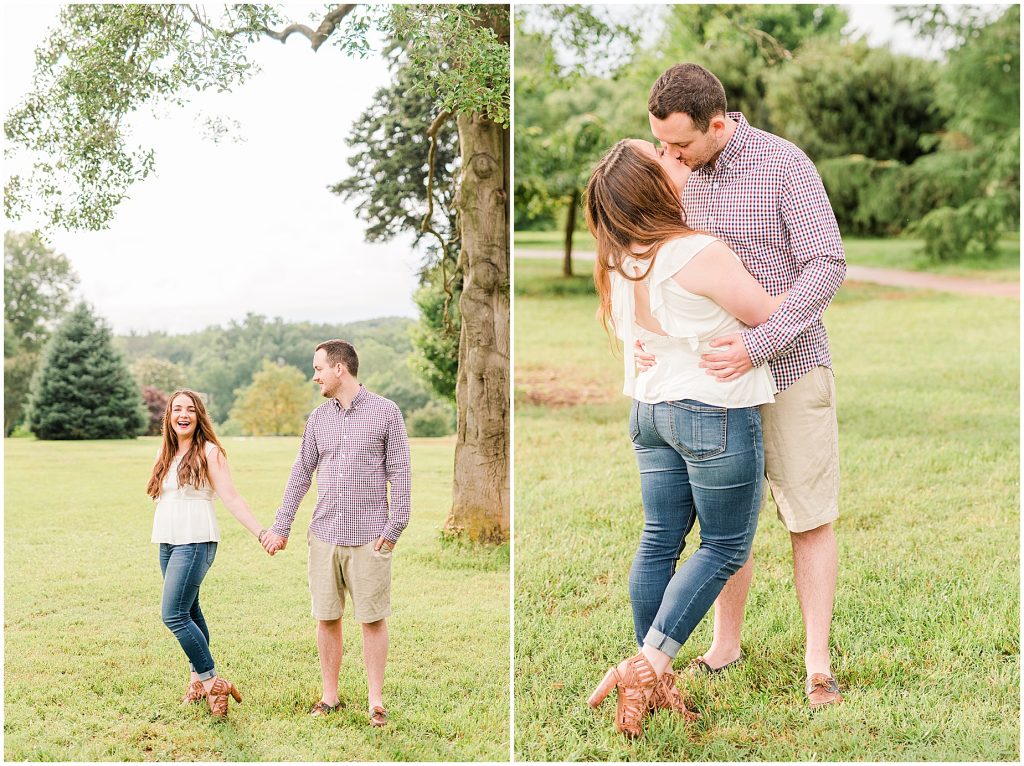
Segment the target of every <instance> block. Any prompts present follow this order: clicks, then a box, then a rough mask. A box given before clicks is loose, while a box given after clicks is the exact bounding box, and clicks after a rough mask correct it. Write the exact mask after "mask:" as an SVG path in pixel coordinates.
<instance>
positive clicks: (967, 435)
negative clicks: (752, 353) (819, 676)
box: [514, 259, 1020, 762]
mask: <svg viewBox="0 0 1024 766" xmlns="http://www.w3.org/2000/svg"><path fill="white" fill-rule="evenodd" d="M576 265H577V266H578V269H579V270H578V272H577V273H581V274H586V273H589V269H590V264H588V263H586V262H584V261H580V262H579V263H577V264H576ZM559 267H560V264H559V263H558V262H556V261H552V260H547V261H544V260H539V259H517V260H516V283H515V284H516V300H515V342H516V348H515V359H516V370H515V406H516V409H515V425H516V427H515V474H514V475H515V491H516V505H515V541H514V542H515V550H516V556H515V569H516V573H515V660H516V670H515V697H516V705H515V723H516V728H515V752H516V757H517V758H518V759H522V760H538V761H542V760H569V761H573V760H598V761H634V760H635V761H702V760H712V761H748V760H753V761H757V760H761V761H810V760H823V761H834V760H840V761H919V760H926V761H927V760H934V761H939V760H943V761H944V760H952V761H961V760H962V761H972V760H984V761H1014V762H1016V761H1019V759H1020V749H1019V748H1020V707H1019V701H1020V643H1019V639H1020V614H1019V596H1020V583H1019V572H1020V563H1019V544H1020V541H1019V529H1020V526H1019V497H1020V486H1019V466H1020V462H1019V460H1020V457H1019V455H1020V453H1019V441H1018V435H1019V348H1020V337H1019V326H1020V325H1019V310H1020V304H1019V303H1018V302H1017V301H1014V300H1010V299H1001V298H990V299H982V298H975V297H960V296H956V295H949V294H940V293H931V292H913V291H908V290H896V289H892V288H883V287H876V286H869V285H864V284H856V283H849V284H845V285H844V286H843V287H842V289H841V290H840V292H839V294H838V295H837V297H836V299H835V301H834V302H833V304H832V306H831V307H830V308H829V310H828V312H827V313H826V316H825V321H826V325H827V327H828V330H829V335H830V338H831V345H832V354H833V357H834V364H835V371H836V384H837V390H838V404H839V428H840V446H841V470H842V497H841V511H840V512H841V517H840V519H839V521H838V523H837V534H838V541H839V555H840V563H839V583H838V593H837V598H836V605H835V618H834V625H833V631H832V651H833V654H832V657H833V669H834V671H835V672H836V675H837V676H838V679H839V682H840V684H841V686H842V688H843V691H844V694H845V696H846V701H845V703H844V704H843V705H841V706H836V707H831V708H826V709H822V710H819V711H817V712H811V711H810V710H809V709H808V708H807V707H806V705H805V702H804V694H803V683H804V668H803V651H804V636H803V627H802V624H801V618H800V611H799V606H798V604H797V600H796V595H795V592H794V589H793V585H792V555H791V551H790V545H789V539H788V533H786V532H785V530H784V529H783V527H782V525H781V524H780V523H779V522H778V521H777V519H776V516H775V508H774V505H772V503H771V502H769V503H768V505H767V507H766V508H765V510H764V511H763V513H762V515H761V519H760V524H759V527H758V531H757V537H756V539H755V543H754V552H755V562H756V570H755V579H754V584H753V588H752V591H751V595H750V600H749V602H748V605H747V620H746V624H745V628H744V633H743V651H744V653H745V654H746V656H747V660H746V662H745V663H744V664H743V665H742V666H740V667H737V668H736V669H734V670H733V671H730V672H729V673H727V674H726V675H724V676H721V677H717V678H715V679H714V680H706V679H697V680H694V679H690V680H688V681H687V682H686V683H685V685H686V689H687V691H688V693H689V695H690V696H691V698H692V702H693V705H694V707H695V708H696V709H697V710H698V711H700V712H701V713H702V718H701V719H700V720H699V721H697V722H696V723H693V724H687V723H685V722H684V721H682V720H680V719H679V718H678V717H674V716H672V715H671V714H669V713H665V712H661V713H658V714H657V715H655V716H653V717H652V718H649V719H647V723H646V735H645V736H644V737H643V738H641V739H638V740H636V741H635V742H629V741H626V740H625V739H623V738H622V737H621V736H620V735H618V734H616V733H615V731H614V729H613V717H614V708H615V703H614V695H611V696H610V697H609V698H608V700H606V702H605V704H604V705H603V706H602V707H601V708H600V709H599V710H597V711H596V712H595V711H592V710H590V709H589V708H588V707H587V706H586V704H585V700H586V698H587V695H588V694H589V693H590V691H591V690H592V689H593V687H594V686H595V685H596V684H597V682H598V681H599V680H600V679H601V677H602V675H603V673H604V672H605V670H606V669H607V668H608V667H609V666H610V665H612V664H613V663H615V662H617V661H618V660H620V659H621V658H623V657H625V656H627V655H629V654H632V653H634V652H635V651H636V644H635V641H634V638H633V635H632V623H631V617H630V609H629V598H628V591H627V583H628V573H629V567H630V563H631V561H632V557H633V554H634V552H635V550H636V544H637V541H638V539H639V534H640V530H641V528H642V524H643V512H642V506H641V501H640V490H639V477H638V474H637V469H636V463H635V460H634V457H633V454H632V448H631V445H630V442H629V438H628V434H627V430H626V429H627V425H626V423H627V416H628V407H629V400H628V399H626V398H625V397H624V396H622V395H621V394H620V393H619V392H620V391H621V384H622V380H621V376H622V366H621V365H622V362H621V357H620V356H618V355H616V354H613V353H612V352H611V350H610V349H609V344H608V340H607V338H606V336H605V334H604V332H603V330H602V329H601V327H600V325H599V323H598V322H597V321H595V319H594V310H595V307H596V299H595V297H594V296H593V295H592V293H591V292H590V290H591V288H590V287H589V286H588V285H587V283H586V282H587V280H586V278H583V277H581V278H577V279H576V280H574V281H569V280H563V279H562V278H561V277H560V276H558V272H559ZM697 542H698V536H697V534H696V531H695V532H694V533H693V534H692V536H691V538H690V540H689V541H688V546H687V550H688V551H692V550H694V549H695V548H696V545H697ZM685 555H688V553H684V556H685ZM710 637H711V618H710V616H709V617H707V618H705V620H704V621H703V622H702V623H701V624H700V626H699V627H698V629H697V631H696V632H695V634H694V635H693V636H692V637H691V640H690V641H689V642H687V644H686V645H685V646H684V647H683V649H682V651H681V652H680V654H679V656H678V657H677V659H676V668H677V669H683V668H685V667H686V665H687V663H688V662H689V660H690V659H691V658H693V657H695V656H697V655H699V654H700V653H701V652H702V651H703V650H705V649H706V648H707V647H708V645H709V643H710Z"/></svg>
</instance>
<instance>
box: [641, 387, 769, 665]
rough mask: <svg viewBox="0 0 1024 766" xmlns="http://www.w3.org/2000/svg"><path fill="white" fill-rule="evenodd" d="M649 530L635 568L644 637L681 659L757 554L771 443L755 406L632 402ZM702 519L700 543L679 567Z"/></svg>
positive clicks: (644, 532) (642, 491)
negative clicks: (763, 434)
mask: <svg viewBox="0 0 1024 766" xmlns="http://www.w3.org/2000/svg"><path fill="white" fill-rule="evenodd" d="M629 430H630V436H631V437H632V440H633V450H634V451H635V453H636V461H637V465H638V466H639V468H640V488H641V493H642V495H643V504H644V529H643V532H642V534H641V535H640V546H639V548H638V549H637V552H636V557H635V558H634V559H633V567H632V569H631V570H630V573H629V596H630V601H631V602H632V606H633V627H634V629H635V631H636V640H637V642H638V643H639V644H640V645H641V646H643V645H644V644H645V643H646V644H649V645H651V646H653V647H655V648H657V649H660V650H661V651H663V652H665V653H666V654H668V655H670V656H672V657H675V656H676V654H677V653H678V652H679V649H680V647H682V645H683V644H684V643H685V642H686V639H688V638H689V637H690V634H691V633H692V632H693V630H694V628H696V627H697V623H699V622H700V620H701V618H703V617H704V615H705V614H707V612H708V610H709V609H710V608H711V605H712V604H713V603H714V602H715V599H716V598H717V597H718V594H719V593H720V592H721V590H722V588H723V587H725V583H726V582H727V581H728V579H729V578H730V577H731V576H732V575H733V574H735V573H736V572H737V571H738V570H739V569H740V567H742V566H743V564H744V563H745V562H746V560H747V558H748V557H749V556H750V549H751V546H752V544H753V541H754V532H755V531H756V530H757V517H758V513H759V510H760V506H761V482H762V477H763V476H764V446H763V444H762V440H761V414H760V411H759V409H758V408H757V407H740V408H734V409H726V408H725V407H714V406H711V405H707V404H703V403H701V402H698V401H694V400H692V399H684V400H681V401H676V402H660V403H658V404H644V403H643V402H638V401H635V400H634V402H633V407H632V410H631V412H630V416H629ZM695 521H699V522H700V546H699V547H698V548H697V550H696V551H694V553H693V554H692V555H691V556H690V557H689V558H687V559H686V561H684V562H683V564H682V565H681V566H679V567H678V568H677V564H678V563H679V558H680V555H681V554H682V552H683V548H684V547H685V545H686V536H687V535H688V534H689V532H690V530H692V529H693V525H694V522H695Z"/></svg>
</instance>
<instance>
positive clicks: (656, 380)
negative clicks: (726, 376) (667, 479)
mask: <svg viewBox="0 0 1024 766" xmlns="http://www.w3.org/2000/svg"><path fill="white" fill-rule="evenodd" d="M714 241H715V238H714V237H710V236H708V235H706V234H691V235H689V236H686V237H679V238H677V239H673V240H670V241H668V242H666V243H665V244H664V245H662V246H661V248H659V250H658V253H657V255H656V256H655V258H654V264H653V265H652V264H651V262H650V260H644V259H638V258H634V257H632V256H629V257H627V258H626V259H625V262H624V263H623V270H624V271H625V272H626V273H627V274H643V275H645V276H644V279H643V282H644V283H646V286H647V289H648V292H649V295H650V304H651V314H652V316H653V317H654V318H655V319H656V320H658V324H659V325H660V326H661V329H662V330H663V331H664V332H665V333H667V334H666V335H659V334H657V333H654V332H651V331H649V330H646V329H644V328H643V327H640V325H638V324H637V323H636V298H635V293H634V286H635V285H636V284H637V283H635V282H632V281H630V280H628V279H625V278H624V277H623V276H622V275H621V274H619V273H618V272H617V271H613V272H612V273H611V290H612V321H613V323H614V325H615V332H616V334H617V335H618V336H619V338H620V339H621V340H622V343H623V349H622V350H623V357H624V359H623V372H624V383H623V386H622V393H624V394H625V395H626V396H630V397H632V398H634V399H637V400H639V401H641V402H645V403H647V404H656V403H658V402H671V401H678V400H680V399H695V400H696V401H699V402H703V403H705V404H711V405H714V406H718V407H753V406H756V405H759V404H766V403H769V402H774V401H775V391H776V387H775V382H774V380H773V379H772V375H771V372H770V371H769V370H768V365H767V364H763V365H761V366H760V367H756V368H754V369H753V370H750V371H749V372H746V373H744V374H743V375H741V376H740V377H739V378H736V379H735V380H731V381H728V382H725V383H719V382H718V381H717V380H716V379H715V378H714V377H712V376H711V375H708V373H707V371H706V370H704V369H702V368H701V367H700V366H699V364H700V357H701V354H704V353H707V352H708V351H713V349H712V348H711V347H710V346H709V345H708V342H709V341H711V340H713V339H715V338H720V337H721V336H723V335H729V334H730V333H735V332H742V331H744V330H746V329H747V326H746V325H745V324H743V323H742V322H741V321H740V320H739V319H737V318H736V317H734V316H732V315H731V314H730V313H729V312H727V311H726V310H725V309H723V308H722V307H721V306H719V305H718V304H717V303H715V302H714V301H713V300H711V299H710V298H706V297H704V296H702V295H696V294H694V293H691V292H689V291H687V290H685V289H683V288H682V287H680V286H679V284H678V283H676V281H675V280H674V279H672V277H673V276H675V274H676V273H677V272H678V271H679V270H680V269H682V268H683V267H684V266H686V264H687V263H689V262H690V260H691V259H692V258H693V257H694V256H695V255H696V254H697V253H699V252H700V251H701V250H703V249H704V248H705V247H707V246H708V245H710V244H711V243H712V242H714ZM638 339H639V340H642V341H643V343H644V347H645V348H646V349H647V351H648V352H649V353H651V354H653V355H654V357H655V359H656V360H657V363H656V364H655V365H654V366H653V367H651V368H649V369H648V370H645V371H643V372H641V373H640V374H639V375H638V374H636V362H635V356H634V348H633V347H634V342H635V341H636V340H638Z"/></svg>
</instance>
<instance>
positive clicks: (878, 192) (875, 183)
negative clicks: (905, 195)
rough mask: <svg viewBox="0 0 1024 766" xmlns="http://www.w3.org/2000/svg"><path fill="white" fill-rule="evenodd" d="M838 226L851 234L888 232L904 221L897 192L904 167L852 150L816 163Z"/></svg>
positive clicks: (878, 234) (904, 222) (895, 230)
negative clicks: (855, 152) (853, 152)
mask: <svg viewBox="0 0 1024 766" xmlns="http://www.w3.org/2000/svg"><path fill="white" fill-rule="evenodd" d="M817 167H818V173H819V174H820V175H821V181H822V183H823V184H824V186H825V191H826V192H828V198H829V201H830V202H831V203H832V210H833V211H834V212H835V214H836V221H837V222H838V223H839V230H840V231H841V232H842V233H843V234H848V235H854V236H861V237H864V236H890V235H893V234H899V233H900V232H901V231H902V230H903V228H904V227H905V226H906V225H907V223H908V221H906V220H905V219H904V215H903V212H902V203H903V200H902V199H901V198H900V196H899V193H898V192H897V184H898V181H899V178H900V174H901V173H902V171H903V170H904V169H905V168H904V167H903V166H902V165H901V164H900V163H898V162H895V161H892V160H873V159H871V158H870V157H864V156H863V155H859V154H854V155H851V156H849V157H836V158H834V159H830V160H822V161H821V162H819V163H817Z"/></svg>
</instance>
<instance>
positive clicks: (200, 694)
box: [181, 681, 206, 705]
mask: <svg viewBox="0 0 1024 766" xmlns="http://www.w3.org/2000/svg"><path fill="white" fill-rule="evenodd" d="M203 699H206V688H205V687H204V686H203V682H202V681H193V682H192V683H190V684H189V685H188V690H187V691H186V692H185V696H184V697H182V698H181V704H182V705H191V704H192V703H193V702H199V700H203Z"/></svg>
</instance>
